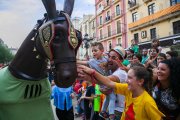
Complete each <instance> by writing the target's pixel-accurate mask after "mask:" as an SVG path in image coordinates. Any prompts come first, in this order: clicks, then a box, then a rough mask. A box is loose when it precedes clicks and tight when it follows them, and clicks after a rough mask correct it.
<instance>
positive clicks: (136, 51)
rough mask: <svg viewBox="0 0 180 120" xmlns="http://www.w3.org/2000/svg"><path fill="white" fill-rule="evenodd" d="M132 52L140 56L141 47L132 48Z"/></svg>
mask: <svg viewBox="0 0 180 120" xmlns="http://www.w3.org/2000/svg"><path fill="white" fill-rule="evenodd" d="M132 50H133V51H134V54H138V53H139V46H138V45H134V46H133V47H132Z"/></svg>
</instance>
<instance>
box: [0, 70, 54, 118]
mask: <svg viewBox="0 0 180 120" xmlns="http://www.w3.org/2000/svg"><path fill="white" fill-rule="evenodd" d="M0 95H1V96H0V120H54V116H53V111H52V107H51V102H50V95H51V87H50V83H49V81H48V80H47V79H42V80H39V81H27V80H22V79H17V78H15V77H13V76H12V75H11V73H10V72H9V70H8V68H7V67H6V68H4V69H1V70H0Z"/></svg>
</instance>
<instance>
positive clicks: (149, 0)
mask: <svg viewBox="0 0 180 120" xmlns="http://www.w3.org/2000/svg"><path fill="white" fill-rule="evenodd" d="M143 1H144V2H145V3H148V2H151V1H152V0H143Z"/></svg>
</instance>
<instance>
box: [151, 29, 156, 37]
mask: <svg viewBox="0 0 180 120" xmlns="http://www.w3.org/2000/svg"><path fill="white" fill-rule="evenodd" d="M150 35H151V39H154V38H156V28H152V29H150Z"/></svg>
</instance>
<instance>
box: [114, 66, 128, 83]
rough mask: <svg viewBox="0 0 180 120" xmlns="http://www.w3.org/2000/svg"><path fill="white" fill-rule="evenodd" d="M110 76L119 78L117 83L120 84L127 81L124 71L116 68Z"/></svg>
mask: <svg viewBox="0 0 180 120" xmlns="http://www.w3.org/2000/svg"><path fill="white" fill-rule="evenodd" d="M112 75H114V76H117V77H118V78H119V80H120V81H119V82H120V83H123V82H125V81H126V80H127V73H126V71H124V70H121V69H120V68H118V69H117V70H116V71H115V72H113V74H112Z"/></svg>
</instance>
